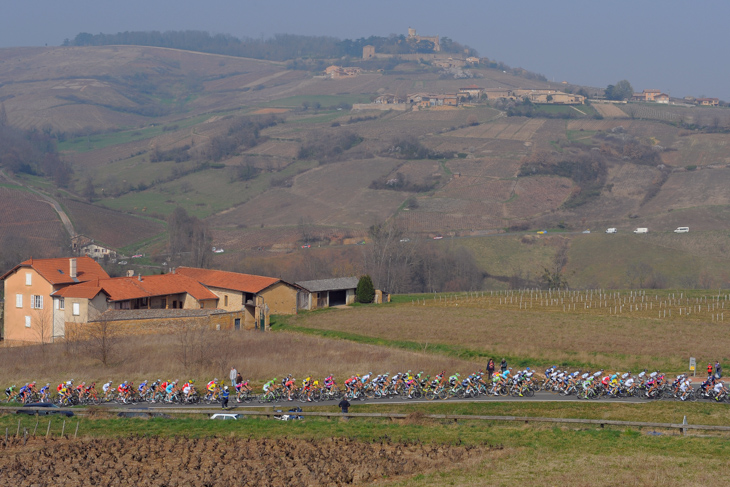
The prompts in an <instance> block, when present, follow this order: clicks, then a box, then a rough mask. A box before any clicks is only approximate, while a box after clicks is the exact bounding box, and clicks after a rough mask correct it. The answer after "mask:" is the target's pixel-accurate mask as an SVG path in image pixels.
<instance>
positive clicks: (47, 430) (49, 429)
mask: <svg viewBox="0 0 730 487" xmlns="http://www.w3.org/2000/svg"><path fill="white" fill-rule="evenodd" d="M50 432H51V420H50V419H49V420H48V428H46V438H48V434H49V433H50Z"/></svg>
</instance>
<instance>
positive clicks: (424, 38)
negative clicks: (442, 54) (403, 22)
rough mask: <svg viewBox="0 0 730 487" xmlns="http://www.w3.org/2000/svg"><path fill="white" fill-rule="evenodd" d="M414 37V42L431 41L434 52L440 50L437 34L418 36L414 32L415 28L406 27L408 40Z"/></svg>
mask: <svg viewBox="0 0 730 487" xmlns="http://www.w3.org/2000/svg"><path fill="white" fill-rule="evenodd" d="M411 39H414V40H415V41H416V42H421V41H429V42H433V50H434V51H435V52H439V51H441V44H440V43H439V36H419V35H418V34H417V33H416V29H412V28H410V27H408V40H411Z"/></svg>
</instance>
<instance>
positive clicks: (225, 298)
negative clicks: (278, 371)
mask: <svg viewBox="0 0 730 487" xmlns="http://www.w3.org/2000/svg"><path fill="white" fill-rule="evenodd" d="M223 306H228V295H227V294H226V295H225V296H223Z"/></svg>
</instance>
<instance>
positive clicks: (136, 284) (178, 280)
mask: <svg viewBox="0 0 730 487" xmlns="http://www.w3.org/2000/svg"><path fill="white" fill-rule="evenodd" d="M72 287H74V288H82V287H100V288H102V289H103V290H104V292H106V293H107V294H108V295H109V299H110V300H111V301H127V300H129V299H139V298H149V297H153V296H167V295H171V294H182V293H187V294H190V295H191V296H192V297H194V298H195V299H197V300H198V301H206V300H210V299H218V296H216V295H215V294H213V293H212V292H211V291H210V290H208V289H207V288H206V287H205V286H203V285H201V284H200V283H199V282H197V281H196V280H195V279H191V278H189V277H187V276H183V275H179V274H158V275H152V276H142V277H141V280H140V277H139V276H137V277H114V278H109V279H99V280H98V281H92V282H87V283H82V284H77V285H76V286H72ZM79 292H80V291H79Z"/></svg>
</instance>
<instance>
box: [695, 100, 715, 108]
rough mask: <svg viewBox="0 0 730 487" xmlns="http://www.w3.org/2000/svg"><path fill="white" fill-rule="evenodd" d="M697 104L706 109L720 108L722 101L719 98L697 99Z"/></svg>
mask: <svg viewBox="0 0 730 487" xmlns="http://www.w3.org/2000/svg"><path fill="white" fill-rule="evenodd" d="M695 103H697V104H698V105H700V106H704V107H719V106H720V99H719V98H697V99H695Z"/></svg>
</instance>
